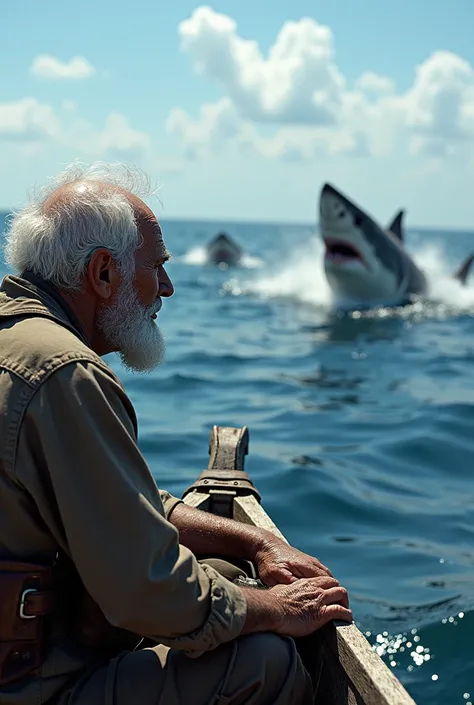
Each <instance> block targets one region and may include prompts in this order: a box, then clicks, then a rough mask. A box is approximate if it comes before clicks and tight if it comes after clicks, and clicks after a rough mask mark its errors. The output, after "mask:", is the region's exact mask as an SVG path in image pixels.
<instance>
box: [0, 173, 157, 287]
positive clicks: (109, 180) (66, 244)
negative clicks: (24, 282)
mask: <svg viewBox="0 0 474 705" xmlns="http://www.w3.org/2000/svg"><path fill="white" fill-rule="evenodd" d="M77 182H81V183H85V184H86V183H87V182H89V183H91V185H94V184H95V185H96V184H97V182H102V183H106V184H110V185H111V186H118V187H121V188H123V189H126V190H127V191H129V192H131V193H132V194H134V195H135V196H138V197H141V198H145V197H146V196H148V195H151V193H153V192H151V191H150V183H149V180H148V177H147V176H146V175H145V174H144V173H143V172H142V171H141V170H139V169H138V168H136V167H132V166H129V165H125V164H121V163H115V164H105V163H103V162H94V163H93V164H91V165H90V166H85V165H83V164H81V163H79V162H73V163H72V164H70V165H69V166H68V167H67V168H66V169H65V170H64V171H63V172H62V173H61V174H59V175H58V176H57V177H55V178H54V179H52V183H50V184H48V186H47V187H45V188H43V189H40V191H39V192H38V194H37V195H34V197H33V198H32V199H31V202H30V203H29V205H27V206H26V207H25V208H23V209H22V210H19V211H18V212H15V213H14V214H13V216H12V217H11V218H10V223H9V227H8V230H7V233H6V242H5V248H4V256H5V262H6V263H7V265H8V266H9V267H11V268H12V269H13V271H15V272H17V273H18V274H20V275H21V274H22V273H23V272H25V271H27V270H29V271H32V272H34V273H35V274H36V275H38V276H40V277H42V278H43V279H45V280H46V281H49V282H51V283H52V284H55V285H56V286H58V287H59V288H63V289H78V288H79V286H80V282H81V278H82V275H83V273H84V270H85V267H86V265H87V262H88V258H89V256H90V255H91V254H92V252H93V250H94V249H96V248H98V247H106V248H107V249H108V250H110V252H111V254H112V256H113V257H114V258H116V260H117V262H118V264H119V266H120V267H121V268H122V269H123V270H126V269H128V267H129V266H130V264H131V262H132V255H133V252H134V251H135V250H136V249H137V248H138V247H139V246H140V245H141V243H142V237H141V235H140V233H139V231H138V227H137V223H136V220H135V214H134V211H133V208H132V206H131V204H130V202H129V200H128V199H127V197H126V195H125V194H124V193H123V192H122V191H121V190H115V189H113V188H111V189H110V190H109V189H107V188H100V189H97V188H80V187H78V188H74V189H70V190H68V193H67V197H65V198H64V199H61V198H60V199H59V200H58V202H57V203H56V204H54V206H53V207H51V208H49V209H46V211H47V212H45V203H46V201H47V199H48V198H49V197H50V196H51V195H52V194H53V192H54V191H55V190H56V189H57V188H60V187H63V186H66V185H69V184H74V183H77Z"/></svg>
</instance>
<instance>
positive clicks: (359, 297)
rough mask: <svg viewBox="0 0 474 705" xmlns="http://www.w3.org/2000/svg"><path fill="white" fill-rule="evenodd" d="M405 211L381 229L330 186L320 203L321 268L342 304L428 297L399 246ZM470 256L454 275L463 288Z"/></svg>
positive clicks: (422, 279) (417, 271) (422, 281)
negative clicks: (323, 254)
mask: <svg viewBox="0 0 474 705" xmlns="http://www.w3.org/2000/svg"><path fill="white" fill-rule="evenodd" d="M403 215H404V211H403V210H401V211H399V212H398V213H397V215H396V216H395V218H394V219H393V221H392V223H391V224H390V225H389V227H388V228H387V229H383V228H382V227H381V226H380V225H379V224H378V223H377V222H376V221H375V220H374V219H373V218H371V217H370V216H369V215H368V214H367V213H366V212H365V211H363V210H362V209H361V208H359V207H358V206H356V205H355V204H354V203H353V202H352V201H350V200H349V199H348V198H347V197H346V196H344V195H343V194H342V193H340V192H339V191H337V190H336V189H335V188H334V187H333V186H331V185H330V184H324V186H323V188H322V190H321V194H320V200H319V231H320V235H321V237H322V239H323V241H324V244H325V246H326V252H325V257H324V269H325V272H326V277H327V280H328V282H329V285H330V287H331V289H332V291H333V292H334V294H335V296H336V298H337V300H338V302H339V303H340V304H342V305H351V306H353V305H357V306H364V307H370V306H377V305H378V306H396V305H403V304H407V303H410V302H411V301H413V300H415V299H416V298H418V297H420V296H423V295H425V294H426V293H427V289H428V282H427V279H426V276H425V274H424V273H423V272H422V271H421V269H419V267H418V266H417V265H416V264H415V262H414V260H413V259H412V257H411V256H410V254H409V253H408V252H407V250H406V249H405V247H404V244H403V239H404V238H403V229H402V221H403ZM473 259H474V257H473V256H472V255H471V256H470V257H468V258H467V259H466V260H465V262H464V263H463V264H462V265H461V267H460V268H459V269H458V270H457V272H456V274H455V275H454V276H455V277H456V278H458V279H459V281H461V283H463V284H464V283H465V281H466V277H467V274H468V271H469V267H470V265H471V263H472V261H473Z"/></svg>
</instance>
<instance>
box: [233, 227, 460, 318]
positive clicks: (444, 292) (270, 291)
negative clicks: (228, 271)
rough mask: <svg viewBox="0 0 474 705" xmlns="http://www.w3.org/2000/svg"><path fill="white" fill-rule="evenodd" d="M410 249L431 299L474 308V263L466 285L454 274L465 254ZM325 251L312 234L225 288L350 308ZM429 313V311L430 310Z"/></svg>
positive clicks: (435, 247)
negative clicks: (339, 296)
mask: <svg viewBox="0 0 474 705" xmlns="http://www.w3.org/2000/svg"><path fill="white" fill-rule="evenodd" d="M408 251H409V252H410V254H411V256H412V257H413V259H414V261H415V262H416V264H417V265H418V266H419V267H420V269H421V270H422V271H423V272H424V273H425V275H426V277H427V280H428V292H427V296H426V297H425V298H426V301H427V302H431V303H437V304H441V305H442V306H443V305H444V306H446V307H448V308H451V307H453V308H455V309H456V311H457V312H462V311H471V310H473V309H474V264H473V267H472V272H471V276H470V277H469V276H468V279H467V284H466V286H463V285H461V283H460V282H459V281H457V280H455V279H453V277H452V275H453V271H454V270H455V269H456V267H457V266H459V264H460V263H461V261H462V256H461V257H458V258H457V259H458V260H459V261H457V262H456V263H454V264H453V262H452V261H450V260H452V258H450V257H448V254H447V252H446V251H445V246H444V244H443V243H440V242H433V243H430V244H427V245H422V246H419V247H417V248H412V249H410V248H408ZM323 252H324V247H323V244H322V242H321V241H320V240H319V238H318V237H314V238H311V239H310V240H309V241H307V242H306V243H305V244H304V245H301V246H299V247H298V248H297V249H295V250H293V251H292V252H291V254H290V256H289V257H288V256H286V257H285V258H284V259H283V258H282V259H281V260H280V261H279V262H277V263H273V264H271V265H268V266H267V268H266V271H265V273H262V274H261V276H259V277H258V278H255V279H254V280H251V281H248V279H242V278H240V277H239V276H238V275H236V276H234V277H233V278H232V279H230V280H229V281H228V282H226V285H225V287H224V288H225V290H226V291H227V292H229V293H231V294H234V295H236V296H238V295H240V294H253V295H255V294H256V295H258V296H260V297H262V298H279V297H285V298H288V297H291V298H294V299H296V300H299V301H302V302H304V303H310V304H315V305H318V306H323V307H325V308H328V309H332V308H340V307H341V305H342V307H343V308H350V302H337V303H336V301H335V299H334V297H333V294H332V291H331V289H330V287H329V284H328V282H327V279H326V275H325V273H324V266H323V256H324V255H323ZM466 254H467V253H466ZM420 306H421V307H422V308H423V303H420V304H415V310H417V311H418V310H419V309H420ZM409 308H410V307H408V309H409ZM381 313H382V311H381ZM426 313H427V314H428V315H429V311H428V310H427V311H426Z"/></svg>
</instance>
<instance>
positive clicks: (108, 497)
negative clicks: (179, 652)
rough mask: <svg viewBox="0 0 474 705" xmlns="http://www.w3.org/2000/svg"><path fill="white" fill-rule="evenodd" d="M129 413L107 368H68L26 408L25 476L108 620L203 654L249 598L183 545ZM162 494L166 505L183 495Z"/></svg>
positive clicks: (227, 632)
mask: <svg viewBox="0 0 474 705" xmlns="http://www.w3.org/2000/svg"><path fill="white" fill-rule="evenodd" d="M133 413H134V412H133V407H132V406H131V402H130V400H129V399H128V397H127V395H126V394H125V392H124V391H123V388H122V387H121V385H120V384H119V383H118V382H117V381H116V380H115V379H114V377H113V376H112V375H109V374H108V373H107V371H106V370H105V369H102V368H101V367H99V366H98V365H95V364H93V363H91V362H87V361H86V362H74V363H69V364H67V365H65V366H64V367H62V368H60V369H59V370H57V371H55V372H54V373H53V374H52V375H51V376H50V377H49V379H47V380H46V381H45V382H43V383H42V384H41V386H40V387H39V389H38V390H37V391H36V392H35V394H34V396H33V398H32V399H31V401H30V403H29V405H28V407H27V410H26V414H25V416H24V418H23V421H22V423H21V426H20V432H19V439H18V446H17V456H16V462H15V468H16V474H17V479H18V480H19V481H20V482H21V483H22V484H23V485H24V486H25V488H26V489H27V490H28V491H29V492H30V494H31V495H32V496H33V497H34V499H35V501H36V503H37V506H38V508H39V512H40V514H41V516H42V519H43V521H44V522H45V523H46V525H47V526H48V527H49V529H50V530H51V531H52V533H53V535H54V537H55V539H56V540H57V541H58V543H59V545H60V546H61V547H62V549H63V550H64V551H66V553H68V554H69V555H70V556H71V558H72V560H73V562H74V563H75V565H76V568H77V570H78V572H79V575H80V576H81V579H82V581H83V583H84V586H85V588H86V590H87V591H88V592H89V593H90V595H91V596H92V598H93V599H94V600H95V601H96V602H97V604H98V605H99V606H100V608H101V609H102V611H103V613H104V615H105V616H106V618H107V619H108V621H109V622H110V623H111V624H112V625H114V626H117V627H122V628H124V629H128V630H130V631H133V632H135V633H137V634H140V635H143V636H148V637H150V638H152V639H154V640H156V641H157V642H161V643H163V644H167V645H168V646H171V647H174V648H181V649H184V650H186V651H188V652H191V655H193V654H194V655H198V654H199V653H201V652H202V651H206V650H208V649H212V648H214V647H216V646H217V645H219V644H220V643H223V642H225V641H229V640H231V639H233V638H235V637H236V636H238V634H239V633H240V631H241V629H242V626H243V623H244V620H245V614H246V602H245V598H244V596H243V594H242V591H241V590H240V589H239V588H238V587H237V586H236V585H234V584H233V583H231V582H230V581H228V580H226V579H225V578H223V577H222V576H221V575H220V574H219V573H218V572H217V571H215V570H213V569H212V568H211V567H209V566H203V565H202V564H200V563H198V561H197V560H196V558H195V556H194V555H193V554H192V553H191V552H190V551H189V550H188V549H187V548H185V547H184V546H182V545H180V544H179V535H178V531H177V529H176V528H175V527H174V526H173V525H172V524H171V523H170V522H169V521H167V519H166V516H165V510H164V506H163V500H162V496H161V495H160V491H159V489H158V487H157V485H156V483H155V481H154V479H153V477H152V475H151V473H150V470H149V469H148V467H147V464H146V462H145V460H144V458H143V456H142V455H141V453H140V451H139V449H138V446H137V443H136V437H135V430H134V425H133V420H132V419H133ZM164 499H165V503H167V505H168V507H167V508H168V511H170V510H171V508H172V507H173V506H175V504H176V502H178V501H180V500H177V499H176V498H173V497H172V496H171V495H169V494H167V493H164Z"/></svg>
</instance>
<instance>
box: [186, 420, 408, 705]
mask: <svg viewBox="0 0 474 705" xmlns="http://www.w3.org/2000/svg"><path fill="white" fill-rule="evenodd" d="M247 453H248V429H247V428H246V427H245V426H244V427H243V428H242V429H235V428H230V427H219V426H214V427H213V429H212V432H211V439H210V446H209V455H210V460H209V465H208V470H207V471H204V472H203V473H201V475H200V476H199V478H198V480H197V481H196V483H195V484H194V485H193V486H192V487H190V488H188V490H186V492H185V493H184V495H183V499H184V501H185V502H186V504H189V505H190V506H193V507H198V508H199V509H202V510H204V511H210V512H213V513H216V514H219V515H222V516H231V517H232V518H233V519H235V520H236V521H240V522H243V523H246V524H251V525H253V526H259V527H261V528H264V529H267V530H268V531H271V532H272V533H274V534H275V536H278V537H279V538H281V539H283V540H284V541H286V538H285V537H284V536H283V534H282V533H281V531H280V530H279V529H278V527H277V526H276V524H275V523H274V522H273V521H272V519H271V518H270V517H269V516H268V514H267V513H266V512H265V510H264V509H263V507H262V506H261V504H260V495H259V494H258V492H257V491H256V490H255V488H254V486H253V483H252V482H251V480H250V478H249V476H248V475H247V473H246V472H244V459H245V455H246V454H247ZM205 483H208V484H205ZM295 641H296V642H297V645H298V651H299V653H300V656H301V658H302V660H303V663H304V664H305V666H306V668H307V669H308V671H309V672H310V674H311V677H312V679H313V682H314V683H316V684H317V693H316V700H315V702H317V703H318V705H416V704H415V701H414V700H413V699H412V698H411V697H410V695H409V694H408V693H407V691H406V690H405V689H404V688H403V686H402V684H401V683H400V681H399V680H398V679H397V678H396V677H395V675H394V674H393V673H392V671H390V669H389V668H388V666H386V664H385V663H384V662H383V661H382V659H381V658H380V657H379V656H378V655H377V654H376V653H375V652H374V651H373V650H372V648H371V646H370V644H369V642H368V641H367V639H366V638H365V636H364V635H363V634H362V633H361V632H360V630H359V629H358V628H357V627H356V625H355V624H346V623H342V622H339V623H335V622H332V623H330V624H328V625H326V626H325V627H324V628H323V629H320V630H318V631H317V632H315V633H314V634H311V635H310V636H308V637H305V638H304V639H297V640H295Z"/></svg>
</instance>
